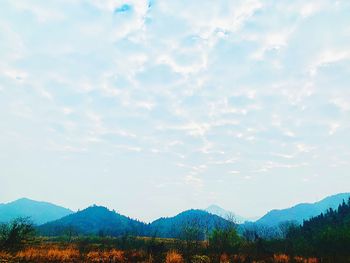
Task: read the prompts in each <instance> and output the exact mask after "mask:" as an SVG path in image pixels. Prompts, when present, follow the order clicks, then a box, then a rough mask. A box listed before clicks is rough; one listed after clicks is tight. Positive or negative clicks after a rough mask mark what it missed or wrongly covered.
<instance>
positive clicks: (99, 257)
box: [86, 249, 126, 263]
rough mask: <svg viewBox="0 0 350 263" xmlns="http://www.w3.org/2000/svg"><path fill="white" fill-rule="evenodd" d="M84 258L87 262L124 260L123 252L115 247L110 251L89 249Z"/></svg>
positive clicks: (117, 261)
mask: <svg viewBox="0 0 350 263" xmlns="http://www.w3.org/2000/svg"><path fill="white" fill-rule="evenodd" d="M86 260H87V261H89V262H115V263H123V262H126V259H125V256H124V252H123V251H121V250H116V249H112V250H110V251H90V252H89V253H88V254H87V256H86Z"/></svg>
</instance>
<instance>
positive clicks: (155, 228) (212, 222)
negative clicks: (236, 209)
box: [150, 209, 230, 239]
mask: <svg viewBox="0 0 350 263" xmlns="http://www.w3.org/2000/svg"><path fill="white" fill-rule="evenodd" d="M229 223H230V222H229V221H227V220H225V219H223V218H222V217H219V216H217V215H213V214H210V213H208V212H206V211H204V210H198V209H191V210H187V211H184V212H182V213H180V214H178V215H176V216H174V217H167V218H160V219H157V220H155V221H153V222H152V223H151V225H150V231H151V234H152V235H155V236H159V237H172V238H175V237H180V238H181V235H182V234H183V232H184V231H185V228H191V229H196V231H197V232H199V236H200V239H202V238H203V237H204V236H205V235H206V233H207V232H210V231H211V230H212V229H213V228H214V227H215V226H223V225H227V224H229Z"/></svg>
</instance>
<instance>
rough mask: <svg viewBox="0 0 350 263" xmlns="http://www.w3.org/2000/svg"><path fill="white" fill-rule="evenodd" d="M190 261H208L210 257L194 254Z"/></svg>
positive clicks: (198, 262)
mask: <svg viewBox="0 0 350 263" xmlns="http://www.w3.org/2000/svg"><path fill="white" fill-rule="evenodd" d="M191 263H210V258H209V257H208V256H205V255H203V256H199V255H195V256H193V257H192V260H191Z"/></svg>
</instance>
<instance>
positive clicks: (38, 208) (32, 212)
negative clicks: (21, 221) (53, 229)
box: [0, 198, 73, 225]
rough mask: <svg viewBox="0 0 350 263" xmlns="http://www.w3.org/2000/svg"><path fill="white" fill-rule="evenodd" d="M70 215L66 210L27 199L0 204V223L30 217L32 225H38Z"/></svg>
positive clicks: (69, 211)
mask: <svg viewBox="0 0 350 263" xmlns="http://www.w3.org/2000/svg"><path fill="white" fill-rule="evenodd" d="M71 213H73V211H71V210H69V209H67V208H64V207H61V206H57V205H54V204H51V203H48V202H39V201H34V200H31V199H28V198H21V199H18V200H16V201H13V202H10V203H7V204H0V222H8V221H11V220H13V219H15V218H17V217H30V219H31V220H32V221H33V223H34V224H37V225H40V224H44V223H46V222H49V221H52V220H56V219H59V218H61V217H64V216H67V215H69V214H71Z"/></svg>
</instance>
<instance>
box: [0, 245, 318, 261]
mask: <svg viewBox="0 0 350 263" xmlns="http://www.w3.org/2000/svg"><path fill="white" fill-rule="evenodd" d="M158 242H163V241H161V240H158ZM174 242H176V241H175V240H164V243H159V244H168V245H169V244H171V243H174ZM105 245H106V244H98V243H90V244H85V246H82V244H79V243H55V242H54V243H53V242H47V243H46V242H43V243H40V244H39V243H36V244H32V245H29V246H27V247H26V248H23V249H21V250H19V251H16V252H5V251H3V252H0V262H39V263H41V262H42V263H44V262H101V263H104V262H109V263H112V262H115V263H127V262H143V263H158V262H159V263H163V262H164V263H185V262H190V263H210V262H213V263H214V262H220V263H230V262H235V263H236V262H237V263H244V262H247V263H248V262H252V263H253V262H260V263H264V262H265V263H269V262H271V263H273V262H276V263H288V262H295V263H318V262H320V261H319V260H318V259H316V258H302V257H293V258H291V257H290V256H287V255H284V254H279V255H271V256H264V257H262V258H260V259H258V258H253V257H252V256H249V255H243V254H240V255H237V254H236V255H228V254H226V253H222V254H218V253H215V252H211V253H207V254H200V253H199V254H193V255H192V253H191V254H188V253H187V252H186V248H185V249H182V250H183V251H179V250H174V249H171V250H168V251H165V250H164V249H163V248H164V247H166V245H162V246H159V245H158V248H157V246H156V248H153V249H152V248H151V247H149V248H148V249H128V250H121V249H116V248H111V247H110V246H109V245H108V246H107V247H105V248H102V247H103V246H105ZM153 245H154V244H153ZM201 246H205V244H203V243H202V244H201ZM182 248H183V247H182ZM200 251H201V248H200V247H199V248H197V252H200Z"/></svg>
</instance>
